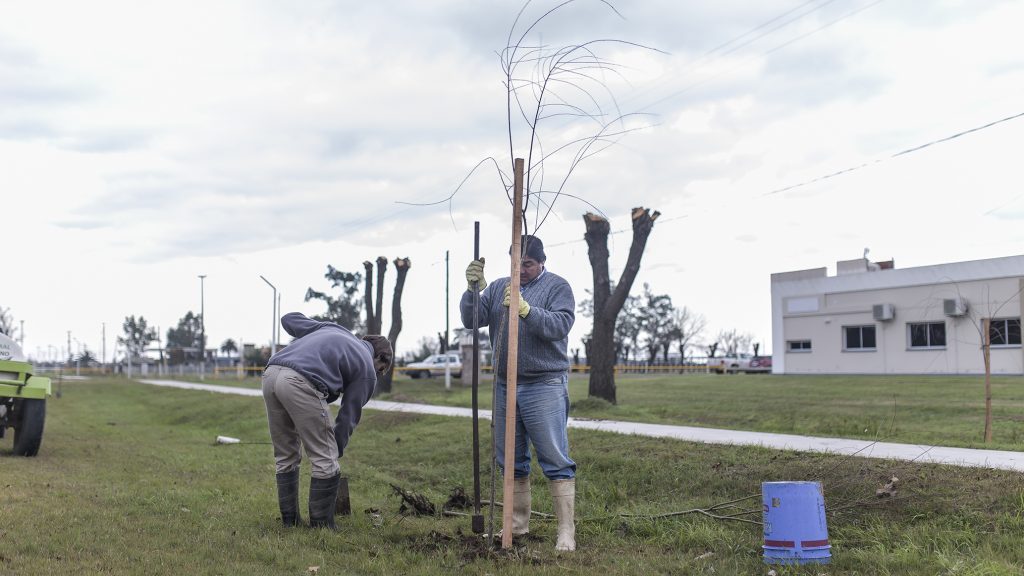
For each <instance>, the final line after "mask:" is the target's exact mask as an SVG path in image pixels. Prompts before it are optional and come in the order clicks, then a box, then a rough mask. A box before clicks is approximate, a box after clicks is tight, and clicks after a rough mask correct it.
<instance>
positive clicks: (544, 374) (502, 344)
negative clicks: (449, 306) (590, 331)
mask: <svg viewBox="0 0 1024 576" xmlns="http://www.w3.org/2000/svg"><path fill="white" fill-rule="evenodd" d="M509 281H510V280H509V278H501V279H499V280H496V281H494V282H492V283H490V284H488V285H487V287H486V288H484V290H483V291H482V292H481V293H480V327H484V326H489V327H490V331H489V332H490V336H491V344H492V345H493V346H494V374H495V378H496V379H498V380H499V381H504V380H505V375H506V370H507V367H508V360H507V357H508V316H507V315H508V308H506V307H505V306H504V305H503V304H502V302H503V300H504V295H505V286H507V285H508V284H509ZM520 291H521V294H522V297H523V298H525V299H526V301H527V302H528V303H529V304H530V313H529V314H527V316H526V318H519V316H518V315H517V314H515V312H513V317H514V318H516V319H518V320H519V354H518V364H517V366H518V375H517V382H518V383H519V384H530V383H533V382H541V381H544V380H548V379H550V378H555V377H558V376H560V375H562V374H565V373H566V372H567V371H568V370H569V357H568V356H567V355H566V349H567V348H568V345H569V330H571V329H572V325H573V322H575V320H576V314H575V310H576V300H575V298H574V297H573V294H572V288H571V287H569V283H568V282H566V281H565V279H564V278H562V277H561V276H557V275H555V274H553V273H551V272H548V271H547V270H545V271H544V273H543V274H541V275H540V277H538V278H536V279H535V280H534V281H533V282H530V283H529V284H527V285H525V286H522V287H521V289H520ZM459 308H460V310H461V312H462V324H463V325H464V326H465V327H467V328H472V327H473V293H472V292H470V291H469V290H467V291H466V292H465V293H463V294H462V301H461V302H460V306H459Z"/></svg>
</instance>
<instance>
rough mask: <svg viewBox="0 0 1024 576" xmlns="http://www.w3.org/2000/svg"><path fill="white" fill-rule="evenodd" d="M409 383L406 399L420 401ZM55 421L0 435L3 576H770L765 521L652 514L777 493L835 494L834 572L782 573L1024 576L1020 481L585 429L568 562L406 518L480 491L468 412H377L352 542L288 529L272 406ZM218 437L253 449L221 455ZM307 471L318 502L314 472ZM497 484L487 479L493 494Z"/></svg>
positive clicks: (138, 395)
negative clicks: (32, 441)
mask: <svg viewBox="0 0 1024 576" xmlns="http://www.w3.org/2000/svg"><path fill="white" fill-rule="evenodd" d="M706 382H707V383H708V384H707V385H708V386H712V385H713V386H712V388H710V389H719V388H721V387H728V386H743V387H746V388H747V390H753V389H755V388H756V387H758V386H760V387H771V386H774V384H775V381H773V380H772V379H769V378H760V379H758V378H755V377H751V379H750V380H749V381H747V380H746V379H733V378H731V377H730V378H722V379H719V380H717V381H716V380H714V379H708V380H706ZM998 382H999V383H1000V384H1003V383H1006V384H1008V383H1009V381H998ZM400 384H401V386H400V387H399V386H396V392H395V395H396V396H397V395H399V394H406V393H407V391H406V390H405V386H406V384H405V383H400ZM408 385H409V386H410V387H412V386H414V385H413V384H411V383H410V384H408ZM647 385H654V386H662V387H665V386H670V384H669V383H668V382H667V381H663V382H660V383H659V380H657V379H655V380H652V381H649V382H648V381H641V380H637V381H635V382H634V381H630V382H626V381H622V382H621V383H620V388H619V391H620V402H621V403H622V405H621V406H619V407H603V408H600V410H604V411H606V412H610V413H611V414H608V416H610V417H616V418H621V417H622V416H620V415H619V411H620V410H636V412H635V413H633V415H634V416H635V417H637V418H639V417H641V416H644V415H645V412H650V413H656V412H658V405H657V404H656V403H653V402H649V401H645V403H639V399H642V398H643V397H644V396H643V395H642V394H640V391H639V390H636V391H634V390H633V387H634V386H635V387H636V388H638V389H640V388H642V387H643V386H647ZM701 385H703V384H701V383H700V381H697V382H695V383H693V384H686V385H678V384H677V385H676V386H678V390H680V391H686V390H687V388H688V387H690V386H694V387H697V386H701ZM415 386H417V387H418V388H416V390H418V391H421V392H423V394H424V396H423V397H422V398H413V399H417V400H428V401H437V400H438V398H445V399H449V400H451V399H452V397H453V396H455V393H445V392H444V391H443V390H441V391H438V390H432V391H429V393H428V391H427V388H428V387H430V386H436V383H430V382H426V383H424V382H418V383H417V384H415ZM573 386H574V388H573V397H574V399H578V398H582V397H585V394H580V393H578V392H579V391H580V390H582V388H581V387H585V382H582V383H577V382H574V384H573ZM758 389H760V388H758ZM459 393H462V392H461V391H460V392H459ZM488 394H489V393H488ZM634 394H636V396H634ZM408 395H409V396H415V394H413V393H412V392H411V391H408ZM686 395H687V396H690V395H693V396H699V394H694V393H693V392H692V391H687V392H686ZM466 397H468V393H466ZM487 398H488V399H489V395H488V396H487ZM630 398H637V399H638V403H637V404H635V405H631V401H630V400H628V399H630ZM730 398H733V396H730ZM735 398H738V399H740V400H742V401H740V400H737V402H739V403H740V406H739V407H738V408H733V407H732V406H730V410H734V411H736V412H737V413H740V412H744V411H746V410H748V408H747V407H746V405H747V404H748V403H749V404H750V405H751V406H755V405H756V401H754V400H745V399H743V395H742V394H739V393H737V394H736V396H735ZM692 401H695V400H694V399H693V398H688V400H678V401H675V400H674V401H673V402H671V403H669V404H670V405H671V406H669V407H674V408H675V409H676V410H679V411H682V412H685V413H688V412H689V411H691V410H692V412H693V413H694V414H699V413H700V411H699V410H697V409H696V408H687V406H688V405H689V403H690V402H692ZM705 402H711V400H706V401H705ZM724 402H726V400H724V399H722V400H719V402H718V403H717V404H718V405H719V406H728V404H725V403H724ZM1018 402H1019V400H1018ZM453 403H456V402H453ZM826 405H827V404H826ZM634 406H635V407H634ZM47 409H48V417H47V425H46V433H45V436H44V440H43V445H42V449H41V451H40V455H39V456H38V457H37V458H15V457H13V456H11V452H10V449H11V440H10V438H9V437H8V438H5V439H4V440H2V441H0V487H2V489H3V491H4V492H3V498H0V518H2V519H3V520H2V522H0V574H4V575H6V574H17V575H33V574H147V575H163V574H167V575H175V576H179V575H181V574H188V575H190V576H192V575H203V574H275V575H278V574H294V575H296V576H298V575H304V574H311V573H313V572H312V571H311V570H310V568H311V567H319V568H318V570H317V571H316V572H315V573H316V574H318V575H319V576H324V575H334V574H438V575H440V574H451V573H465V574H588V575H592V574H593V573H594V571H595V570H600V571H602V572H603V573H606V574H680V575H681V574H712V573H713V574H730V575H731V574H766V573H767V571H768V569H767V567H765V566H764V565H763V564H762V562H761V557H760V554H761V550H760V544H761V538H762V533H761V527H760V526H758V525H756V524H749V523H742V522H736V521H725V520H716V519H712V518H708V517H706V516H702V515H698V514H681V515H676V516H671V517H665V518H654V516H657V515H662V514H666V513H671V512H679V511H685V510H689V509H693V508H707V507H709V506H712V505H714V504H718V503H724V502H727V501H732V500H739V499H742V498H745V497H748V496H753V497H754V498H753V499H749V500H742V501H740V502H739V503H738V507H736V508H731V509H729V513H742V512H750V514H749V515H745V516H741V517H742V518H749V519H752V520H755V521H756V520H759V519H760V517H759V514H758V511H759V509H760V502H759V493H760V483H761V482H762V481H770V480H820V481H822V482H823V486H824V492H825V497H826V507H827V509H828V511H829V512H828V522H829V535H830V538H831V542H832V545H833V550H832V552H833V563H832V564H831V565H829V566H813V567H803V568H800V567H796V568H781V569H777V570H778V573H779V574H780V575H788V574H801V575H803V574H807V575H817V574H828V575H854V574H859V575H867V574H871V575H874V574H882V575H888V574H891V575H897V574H898V575H908V574H928V575H933V574H963V575H1004V574H1005V575H1011V574H1013V575H1019V574H1021V570H1022V568H1021V567H1022V566H1024V546H1022V545H1021V544H1022V542H1024V478H1022V477H1021V475H1020V474H1015V473H1011V472H1003V471H994V470H982V469H969V468H956V467H944V466H934V465H921V464H914V463H903V462H889V461H880V460H867V459H860V458H840V457H834V456H826V455H819V454H800V453H792V452H781V451H776V450H766V449H761V448H750V447H726V446H710V445H699V444H690V443H685V442H679V441H672V440H664V439H648V438H639V437H629V436H620V435H616V434H610V433H601V432H591V431H580V430H571V431H570V435H571V437H570V440H571V443H572V447H573V456H574V457H575V459H576V460H577V462H578V463H579V466H580V468H579V479H578V496H577V524H578V545H579V551H578V552H577V553H575V554H556V553H555V552H554V550H553V542H554V525H553V522H552V521H549V520H543V519H535V520H534V521H533V524H532V525H531V533H532V534H534V535H535V536H532V537H530V538H527V539H524V540H523V541H517V543H516V546H515V547H514V548H513V549H512V550H511V551H502V552H495V551H490V550H486V549H484V548H482V547H481V546H480V545H479V539H477V538H474V537H472V536H471V535H470V530H469V519H468V518H465V517H444V516H439V515H438V516H428V517H424V516H419V517H417V516H405V515H403V514H402V513H401V512H400V511H399V509H400V505H401V500H400V498H399V497H397V496H396V495H395V494H394V491H393V489H392V487H391V485H395V486H399V487H401V488H404V489H406V490H411V491H415V492H417V493H419V494H422V495H423V496H425V497H427V498H429V499H431V500H432V501H433V502H434V503H436V504H437V505H438V506H439V507H440V506H441V505H442V504H443V503H444V502H445V501H446V500H447V499H448V497H449V495H450V494H451V493H452V491H453V489H455V488H456V487H460V486H461V487H464V488H466V489H467V491H471V489H472V461H471V455H470V438H471V430H470V426H469V421H468V420H467V419H456V418H442V417H434V416H423V415H413V414H396V413H378V412H372V411H368V412H367V413H366V414H365V418H364V421H363V423H362V424H361V425H360V427H359V428H358V429H357V431H356V434H355V436H354V437H353V440H352V444H351V445H350V447H349V450H348V451H347V454H346V457H345V458H344V460H343V461H342V467H343V470H344V472H345V474H346V475H347V476H349V478H350V489H351V496H352V504H353V515H352V516H351V517H341V518H339V525H340V527H341V530H340V531H339V532H337V533H331V532H326V531H312V530H308V529H284V528H281V527H280V526H279V525H278V523H279V519H278V514H277V503H276V493H275V488H274V474H273V463H272V457H271V450H270V446H269V445H266V444H261V443H260V442H267V441H268V433H267V425H266V420H265V413H264V409H263V405H262V402H261V401H260V400H259V399H258V398H249V397H235V396H226V395H215V394H210V393H205V392H195V391H186V390H174V389H165V388H157V387H152V386H145V385H139V384H132V383H128V382H125V381H124V380H91V381H82V382H65V383H64V384H63V396H62V398H60V399H57V398H52V399H51V400H50V401H49V402H48V403H47ZM592 409H593V410H595V411H599V410H598V408H596V407H594V408H592ZM750 410H753V408H750ZM922 410H923V408H918V409H917V411H922ZM661 417H662V418H664V417H666V416H664V415H663V416H661ZM878 417H879V418H882V417H883V414H882V413H880V414H879V416H878ZM673 418H675V417H674V416H673ZM663 421H664V420H663ZM796 421H797V422H800V421H802V418H797V419H796ZM714 425H716V426H721V425H722V424H720V423H717V422H716V423H714ZM737 425H738V424H737ZM787 431H788V430H787ZM936 433H938V432H936ZM220 434H223V435H228V436H234V437H238V438H242V439H243V440H246V441H249V442H252V443H249V444H237V445H216V444H214V442H213V440H214V438H215V437H216V436H217V435H220ZM484 436H485V437H486V432H485V434H484ZM483 459H484V461H485V462H486V460H487V458H486V453H485V456H484V458H483ZM893 475H895V476H897V477H899V478H900V483H899V491H898V493H897V495H896V496H895V497H894V498H883V499H879V498H876V497H875V490H876V489H877V488H878V487H880V486H882V485H883V484H884V483H885V482H886V481H887V480H888V479H889V478H891V477H892V476H893ZM303 476H304V478H303V484H304V486H303V490H302V497H303V500H304V499H305V496H306V487H307V485H308V483H307V480H308V468H304V469H303ZM487 479H488V476H487V474H486V471H485V475H484V486H485V487H486V486H487V485H488V481H487ZM499 485H500V480H499ZM485 489H486V488H485ZM499 491H500V486H499ZM485 497H486V495H485ZM304 507H305V506H304V505H303V508H304ZM534 510H537V511H540V512H546V513H550V512H551V503H550V499H549V497H548V493H547V485H546V482H544V481H543V480H541V479H540V478H538V477H536V476H535V478H534ZM464 511H465V510H464ZM470 511H471V510H470ZM303 512H304V513H305V510H303ZM500 516H501V515H500V511H499V513H498V514H497V517H498V518H499V519H500ZM499 521H500V520H499Z"/></svg>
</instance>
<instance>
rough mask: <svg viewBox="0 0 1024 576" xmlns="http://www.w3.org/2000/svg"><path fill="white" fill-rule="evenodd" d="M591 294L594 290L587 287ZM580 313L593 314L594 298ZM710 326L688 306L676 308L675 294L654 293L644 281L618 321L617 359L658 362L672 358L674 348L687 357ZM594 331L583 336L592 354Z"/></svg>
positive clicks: (626, 300)
mask: <svg viewBox="0 0 1024 576" xmlns="http://www.w3.org/2000/svg"><path fill="white" fill-rule="evenodd" d="M587 293H588V294H593V292H592V291H591V290H587ZM579 311H580V314H581V315H583V316H584V317H586V318H593V316H594V301H593V298H590V297H588V298H586V299H584V300H582V301H581V302H580V304H579ZM706 327H707V321H706V320H705V318H704V316H703V315H702V314H698V313H696V312H694V311H692V310H690V309H689V308H687V307H686V306H683V307H682V308H676V307H675V305H674V304H673V303H672V297H671V296H669V295H667V294H655V293H653V292H652V291H651V287H650V285H649V284H646V283H645V284H644V290H643V293H642V294H640V295H638V296H634V295H628V296H626V299H625V300H624V301H623V304H622V310H621V311H620V312H619V316H618V318H617V319H616V322H615V330H614V332H613V334H614V349H615V360H616V361H617V362H618V361H623V360H627V361H628V360H630V358H632V359H634V360H639V359H643V360H645V361H646V362H649V363H652V364H653V363H655V362H657V361H658V357H659V356H660V357H661V359H662V361H663V362H666V363H667V362H668V361H669V353H670V351H671V350H672V349H675V350H677V351H678V353H679V357H680V358H686V357H687V351H688V349H689V348H690V347H691V346H693V345H696V343H697V342H698V340H699V339H700V338H701V336H702V334H703V333H704V330H705V328H706ZM592 338H593V332H591V333H588V334H587V335H586V336H584V338H583V345H584V347H585V348H586V349H587V352H586V354H587V357H588V358H589V357H590V354H591V353H590V342H591V340H592Z"/></svg>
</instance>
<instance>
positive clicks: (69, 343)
mask: <svg viewBox="0 0 1024 576" xmlns="http://www.w3.org/2000/svg"><path fill="white" fill-rule="evenodd" d="M68 368H71V330H68Z"/></svg>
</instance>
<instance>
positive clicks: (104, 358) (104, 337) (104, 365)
mask: <svg viewBox="0 0 1024 576" xmlns="http://www.w3.org/2000/svg"><path fill="white" fill-rule="evenodd" d="M101 348H103V361H102V362H100V366H102V367H103V373H104V374H106V372H107V323H106V322H104V323H103V345H102V346H101Z"/></svg>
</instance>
